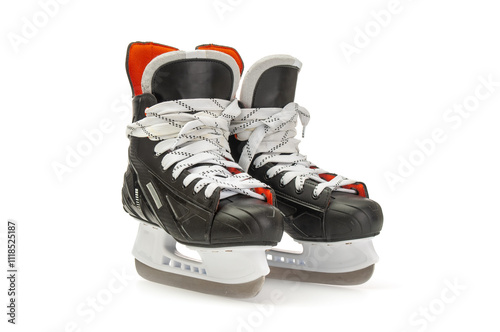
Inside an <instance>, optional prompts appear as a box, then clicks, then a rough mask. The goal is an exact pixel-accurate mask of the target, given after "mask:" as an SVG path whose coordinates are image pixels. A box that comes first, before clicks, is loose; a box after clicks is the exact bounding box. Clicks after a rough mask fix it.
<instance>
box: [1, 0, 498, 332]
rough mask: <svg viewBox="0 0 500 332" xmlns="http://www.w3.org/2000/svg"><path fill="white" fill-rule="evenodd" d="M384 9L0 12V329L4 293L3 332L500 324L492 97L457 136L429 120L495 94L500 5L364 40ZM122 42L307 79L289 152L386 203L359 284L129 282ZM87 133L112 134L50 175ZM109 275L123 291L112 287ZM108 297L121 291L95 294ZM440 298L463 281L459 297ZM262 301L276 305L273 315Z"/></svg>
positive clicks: (458, 127)
mask: <svg viewBox="0 0 500 332" xmlns="http://www.w3.org/2000/svg"><path fill="white" fill-rule="evenodd" d="M43 1H44V0H42V2H43ZM220 3H223V4H224V3H225V4H228V6H231V7H229V9H228V8H226V9H227V10H226V11H225V12H224V13H222V15H219V13H218V12H217V10H216V9H215V7H214V5H216V4H220ZM388 6H389V1H388V0H377V1H368V0H364V1H342V2H341V1H335V2H332V1H307V2H306V1H290V0H287V1H285V0H282V1H265V0H252V1H250V0H232V1H231V0H221V1H212V0H206V1H201V0H200V1H165V0H164V1H152V0H143V1H95V0H92V1H90V0H87V1H79V0H70V1H67V3H66V4H61V5H59V8H58V9H57V10H54V11H55V13H53V14H54V15H53V17H50V18H49V19H48V20H47V22H43V14H41V15H42V16H40V17H41V18H40V17H38V16H37V15H40V12H41V11H42V7H41V5H40V4H39V3H38V2H37V1H35V0H25V1H9V2H6V1H3V2H2V5H1V8H0V22H2V23H1V30H2V31H1V36H2V38H1V41H0V47H1V50H2V58H1V59H2V61H0V67H1V73H2V75H1V80H0V82H1V83H0V84H1V89H0V91H1V92H2V94H1V96H2V106H1V110H2V113H1V118H2V126H1V130H0V135H1V139H0V142H1V147H2V148H1V151H2V157H1V165H0V167H1V174H2V187H1V190H0V220H2V226H1V232H2V239H1V241H2V243H1V248H2V249H1V251H2V252H4V253H5V246H6V244H5V242H6V241H5V231H6V227H5V225H6V221H7V219H8V218H12V219H15V220H16V221H18V222H19V242H18V244H19V271H20V275H19V284H18V287H19V298H18V302H19V308H18V315H19V316H18V323H19V324H18V325H16V326H14V327H13V326H10V324H7V323H6V318H7V316H6V315H5V312H6V308H5V307H4V305H3V304H4V303H6V301H7V296H6V290H7V284H6V280H5V279H4V278H2V279H3V281H2V282H1V283H0V286H1V289H0V294H2V296H1V300H0V303H2V308H4V309H2V310H1V312H2V313H1V315H0V317H2V319H1V320H2V322H1V323H0V324H1V326H2V328H1V329H2V331H5V330H6V329H5V326H7V327H8V331H61V332H62V331H65V329H66V328H67V327H71V324H73V323H74V324H76V325H77V326H78V328H80V329H81V331H121V330H126V331H179V330H182V331H184V330H186V331H252V330H253V331H278V330H279V331H286V330H289V331H295V330H309V331H315V330H319V329H320V328H321V329H322V330H324V331H338V330H344V331H367V330H371V331H418V330H420V331H452V330H461V331H467V330H469V331H470V330H489V331H492V330H496V329H498V326H499V323H498V321H497V320H496V315H497V313H498V306H497V305H494V304H495V303H497V302H496V301H497V300H498V297H499V296H500V292H499V286H498V280H499V277H500V274H499V272H498V269H497V267H496V265H497V264H498V253H499V249H500V247H499V244H498V242H497V239H498V231H499V230H500V229H499V222H500V218H499V217H498V214H497V209H498V198H499V195H498V185H499V180H498V175H497V173H498V169H499V168H500V163H499V161H498V158H497V157H498V151H499V149H498V145H499V143H500V135H499V131H498V125H499V121H500V116H499V114H498V111H499V106H500V87H498V86H497V87H496V88H495V90H494V91H493V93H491V95H490V96H489V97H488V98H485V100H482V101H480V102H479V105H477V108H476V109H475V111H473V112H470V113H468V117H467V118H464V119H463V121H461V122H460V123H458V122H456V123H455V126H453V124H454V122H449V121H448V122H447V121H446V120H445V119H444V118H443V116H445V114H446V112H447V109H449V108H451V107H453V105H454V104H462V103H463V102H464V100H469V101H471V100H472V101H471V102H473V100H474V97H473V96H474V93H475V89H476V87H478V86H479V85H481V82H480V80H479V77H480V76H482V77H484V78H487V77H488V76H490V75H491V79H492V80H493V81H495V82H499V81H500V68H499V66H500V44H499V38H498V32H499V31H500V20H499V19H498V13H499V9H500V8H499V7H498V6H497V3H496V2H493V1H487V0H482V1H480V0H474V1H451V0H450V1H431V0H414V1H410V0H401V1H400V5H399V7H398V8H399V11H398V13H397V14H393V15H391V19H390V22H389V23H388V24H385V25H386V26H385V27H381V28H380V29H379V31H378V30H377V26H378V27H380V25H374V24H373V22H376V21H375V20H374V18H373V16H372V15H371V14H370V13H371V12H372V11H375V12H379V11H381V10H384V9H386V8H387V7H388ZM33 16H36V17H38V19H39V20H41V21H38V24H39V25H44V26H42V27H40V28H39V29H38V31H37V32H36V33H33V31H32V35H31V36H30V35H28V36H27V37H29V38H26V40H24V42H25V43H23V44H21V45H18V47H14V46H13V45H12V43H11V42H10V41H9V36H10V38H12V36H13V34H16V35H17V36H23V35H22V28H23V25H25V24H26V21H25V20H27V21H30V22H33ZM367 26H368V28H371V29H373V30H371V32H370V33H371V34H372V37H369V42H366V40H365V42H366V43H367V45H361V46H363V47H359V48H358V53H357V54H353V55H352V56H351V57H350V60H351V61H350V62H348V59H347V58H346V56H345V55H344V54H343V52H342V50H341V45H343V44H342V43H343V42H344V43H349V44H351V45H353V46H355V44H354V39H355V38H356V36H357V34H358V32H357V31H358V30H357V29H361V30H364V29H365V27H367ZM358 37H359V36H358ZM23 38H24V37H23ZM131 41H155V42H159V43H163V44H167V45H171V46H175V47H178V48H180V49H184V50H190V49H193V48H194V47H195V46H196V45H198V44H202V43H218V44H222V45H230V46H233V47H235V48H236V49H237V50H238V51H239V52H240V53H241V55H242V56H243V59H244V61H245V64H246V68H247V69H248V68H249V67H250V66H251V64H252V63H253V62H255V61H257V60H258V59H260V58H261V57H263V56H266V55H270V54H276V53H285V54H291V55H294V56H296V57H298V58H299V59H300V60H301V61H302V62H303V64H304V65H303V70H302V71H301V74H300V76H299V84H298V88H297V96H296V101H297V102H299V103H300V104H301V105H303V106H305V107H306V108H308V110H309V111H310V112H311V115H312V120H311V122H310V125H309V126H308V128H307V130H306V138H305V141H304V142H303V143H302V144H301V149H302V152H303V153H305V154H307V155H308V156H309V159H310V160H312V161H313V162H315V163H316V164H318V165H319V166H321V167H323V168H327V169H329V170H330V171H333V172H337V173H339V174H343V175H345V176H348V177H351V178H355V179H359V180H363V181H364V182H366V183H367V185H368V188H369V191H370V194H371V197H372V198H373V199H375V200H376V201H378V202H379V203H380V204H381V205H382V207H383V210H384V215H385V224H384V229H383V231H382V234H381V235H380V236H378V237H377V238H376V241H375V246H376V249H377V251H378V253H379V255H380V257H381V260H380V262H379V263H378V264H377V266H376V270H375V274H374V276H373V278H372V279H371V280H370V281H369V282H368V283H366V284H364V285H361V286H356V287H332V286H323V285H311V284H304V283H303V284H295V283H292V282H280V281H275V280H266V283H265V285H264V288H263V290H262V292H261V293H260V294H259V295H258V296H257V297H256V298H254V299H250V300H234V299H226V298H220V297H216V296H208V295H202V294H198V293H194V292H188V291H184V290H179V289H174V288H171V287H167V286H162V285H157V284H153V283H149V282H147V281H145V280H142V279H141V278H140V277H138V276H137V275H136V273H135V270H134V267H133V257H132V255H131V253H130V251H131V248H132V245H133V242H134V238H135V232H136V228H137V222H136V221H134V220H133V219H132V218H130V217H129V216H128V215H127V214H126V213H125V212H124V211H123V209H122V207H121V197H120V191H121V185H122V176H123V172H124V170H125V166H126V162H127V144H128V141H127V139H126V137H125V126H126V124H127V123H128V122H129V121H130V109H129V108H130V106H129V105H130V104H129V101H130V100H129V97H130V88H129V85H128V80H127V77H126V74H125V68H124V67H125V66H124V62H125V52H126V48H127V45H128V43H129V42H131ZM358 42H359V40H358ZM344 45H345V44H344ZM358 45H360V44H359V43H358ZM16 49H17V50H16ZM481 91H483V92H485V91H486V90H484V89H483V90H481ZM103 120H105V121H109V122H111V125H112V126H111V129H110V130H109V131H108V132H107V133H105V134H103V138H102V141H99V142H97V143H96V144H94V145H93V146H92V149H91V151H90V153H89V154H88V155H87V156H84V157H83V158H82V160H81V161H80V162H79V164H78V165H76V166H75V167H71V172H67V173H65V174H63V176H62V180H59V179H58V177H57V176H56V173H55V172H54V169H53V165H54V163H61V164H64V163H65V162H66V161H65V158H66V157H67V155H68V149H76V147H77V146H78V145H79V144H85V143H82V142H83V141H85V140H86V138H85V136H84V132H85V131H92V130H96V129H98V128H99V124H100V122H101V121H103ZM436 128H441V129H442V130H443V131H444V133H445V135H446V140H445V141H444V142H441V143H437V144H436V146H435V148H434V149H433V150H432V151H430V152H429V151H428V152H429V153H428V155H426V156H425V157H424V158H420V159H419V158H418V157H419V156H420V157H422V156H423V155H422V153H420V154H419V152H415V151H418V146H417V144H416V143H415V141H416V140H419V141H422V140H425V139H428V138H430V137H431V135H432V132H433V130H435V129H436ZM410 156H413V158H414V160H416V161H417V162H418V163H419V165H417V166H416V167H415V169H414V170H413V173H412V174H404V175H405V176H404V177H402V180H404V181H402V182H400V183H397V184H396V185H395V186H394V188H391V186H390V185H389V183H388V181H387V179H386V174H387V172H392V173H393V174H398V173H397V172H398V165H399V164H400V159H399V158H403V159H406V160H408V158H410ZM408 173H410V172H408ZM393 189H394V190H393ZM0 257H2V259H1V260H2V261H3V262H2V264H1V265H2V266H3V267H5V263H4V262H5V257H6V256H5V254H2V255H1V256H0ZM123 273H124V274H125V276H127V278H128V279H126V280H125V281H124V282H123V283H119V282H116V283H115V281H116V277H115V274H123ZM110 283H111V285H112V287H114V288H113V289H116V288H120V285H122V284H125V286H124V287H122V288H120V289H119V290H118V291H116V293H115V294H113V296H112V298H111V299H108V298H106V294H108V295H109V294H110V293H109V290H108V288H109V287H110V286H109V285H110ZM450 283H458V284H459V285H460V288H459V290H455V292H456V293H453V290H450V289H449V284H450ZM273 291H274V292H281V293H282V295H283V296H282V298H281V300H280V301H278V302H277V303H275V304H272V305H270V304H269V303H271V302H270V298H271V297H270V294H271V293H272V292H273ZM442 294H445V296H447V297H446V298H445V300H446V299H447V300H446V302H447V303H445V302H443V299H442ZM96 297H101V300H104V302H106V303H105V305H103V306H100V307H99V310H100V311H93V313H94V314H95V315H92V314H91V313H89V311H88V310H89V308H90V307H89V306H87V301H89V299H91V298H96ZM259 304H264V305H261V306H259ZM429 307H430V309H429ZM78 308H80V309H81V310H87V311H85V312H86V314H83V315H82V314H81V313H80V314H79V313H78V312H77V310H78ZM425 308H427V309H425ZM420 310H428V311H429V312H430V315H431V316H427V318H424V316H421V315H420V314H419V312H421V311H420ZM417 320H418V321H417ZM72 322H73V323H72Z"/></svg>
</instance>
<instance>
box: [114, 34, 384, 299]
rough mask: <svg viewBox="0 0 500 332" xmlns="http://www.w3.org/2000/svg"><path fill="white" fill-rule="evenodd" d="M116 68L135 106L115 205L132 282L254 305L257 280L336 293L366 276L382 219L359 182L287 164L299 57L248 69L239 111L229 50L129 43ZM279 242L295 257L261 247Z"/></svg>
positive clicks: (298, 113)
mask: <svg viewBox="0 0 500 332" xmlns="http://www.w3.org/2000/svg"><path fill="white" fill-rule="evenodd" d="M126 67H127V73H128V76H129V80H130V84H131V86H132V90H133V95H134V97H133V101H132V104H133V121H132V122H133V123H132V124H131V125H129V126H128V128H127V134H128V136H129V138H130V148H129V164H128V168H127V171H126V173H125V178H124V185H123V190H122V197H123V206H124V208H125V210H126V211H127V212H128V213H129V214H130V215H132V216H133V217H135V218H138V219H140V221H141V222H140V226H139V231H138V234H137V239H136V242H135V245H134V249H133V254H134V256H135V258H136V268H137V271H138V273H139V274H140V275H141V276H142V277H144V278H145V279H148V280H152V281H155V282H159V283H163V284H167V285H172V286H176V287H182V288H186V289H191V290H196V291H199V292H204V293H212V294H222V295H226V296H231V297H251V296H255V295H256V294H257V293H258V292H259V291H260V289H261V287H262V284H263V282H264V277H265V276H266V275H268V274H269V276H270V277H274V278H281V279H289V280H301V281H307V282H317V283H326V284H336V285H353V284H359V283H363V282H365V281H367V280H368V279H369V278H370V277H371V275H372V273H373V268H374V264H375V263H376V261H377V260H378V257H377V254H376V253H375V251H374V248H373V245H372V238H373V237H374V236H375V235H377V234H378V233H379V232H380V230H381V228H382V219H383V217H382V210H381V208H380V206H379V205H378V204H377V203H376V202H374V201H372V200H370V199H368V192H367V190H366V187H365V185H364V184H363V183H361V182H356V181H352V180H349V179H347V178H344V177H342V176H340V175H336V174H332V173H328V172H327V171H325V170H322V169H320V168H318V167H316V166H314V165H313V164H312V163H310V162H309V161H308V160H307V159H306V157H305V156H303V155H301V154H300V153H299V149H298V143H299V140H297V139H295V138H294V136H295V134H296V129H295V127H296V123H297V120H298V119H300V121H301V122H302V125H303V126H305V125H307V122H308V121H309V113H308V111H307V110H306V109H305V108H303V107H301V106H299V105H298V104H296V103H294V95H295V86H296V82H297V76H298V72H299V70H300V67H301V63H300V62H299V61H298V60H297V59H295V58H293V57H291V56H284V55H276V56H270V57H266V58H264V59H262V60H260V61H258V62H257V63H256V64H255V65H254V66H252V68H250V70H248V72H247V73H246V76H245V79H244V81H243V84H242V88H241V93H240V100H239V101H238V100H237V99H235V96H236V91H237V90H238V87H239V81H240V77H241V74H242V72H243V62H242V60H241V58H240V56H239V54H238V52H237V51H236V50H234V49H233V48H230V47H224V46H217V45H212V44H210V45H202V46H198V47H197V48H196V51H190V52H184V51H179V50H177V49H176V48H173V47H169V46H165V45H160V44H156V43H149V42H148V43H141V42H136V43H132V44H130V45H129V48H128V52H127V60H126ZM235 161H237V162H235ZM283 230H285V231H286V232H287V233H288V234H289V235H290V236H291V237H292V238H293V239H294V240H295V241H297V242H299V243H300V244H302V246H303V251H302V252H283V251H278V250H273V249H271V248H272V247H273V246H276V245H277V244H278V242H279V241H280V240H281V237H282V234H283ZM177 242H179V243H182V244H184V245H186V246H187V247H188V248H190V249H192V250H195V251H196V252H197V253H198V254H199V257H197V259H193V258H190V257H187V256H185V255H183V254H181V253H179V252H178V250H177V249H176V244H177ZM269 267H270V268H271V269H269Z"/></svg>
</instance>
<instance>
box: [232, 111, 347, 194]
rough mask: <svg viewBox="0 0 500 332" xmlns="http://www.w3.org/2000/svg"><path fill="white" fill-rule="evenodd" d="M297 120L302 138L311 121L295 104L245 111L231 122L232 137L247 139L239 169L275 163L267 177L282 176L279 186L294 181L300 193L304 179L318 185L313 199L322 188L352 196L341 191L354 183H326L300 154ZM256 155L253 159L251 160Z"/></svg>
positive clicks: (336, 179)
mask: <svg viewBox="0 0 500 332" xmlns="http://www.w3.org/2000/svg"><path fill="white" fill-rule="evenodd" d="M297 118H299V119H300V121H301V123H302V126H303V130H302V136H304V132H305V128H306V126H307V124H308V123H309V120H310V115H309V112H308V111H307V109H305V108H304V107H302V106H299V105H298V104H297V103H289V104H287V105H286V106H285V107H284V108H248V109H242V111H241V114H240V115H239V116H237V117H236V118H235V119H234V120H233V121H232V123H231V127H230V129H231V134H233V135H234V134H237V135H238V139H239V140H247V144H246V145H245V146H244V148H243V151H242V154H241V157H240V160H239V161H238V162H239V164H240V165H241V167H242V168H243V169H244V170H245V171H247V170H248V168H249V167H250V165H251V164H252V163H253V165H254V167H255V168H259V167H262V166H263V165H265V164H267V163H274V164H275V166H273V167H271V168H270V169H269V170H268V172H267V174H266V176H268V177H270V178H272V177H274V176H276V175H278V174H280V173H284V174H283V176H282V178H281V180H280V185H282V186H285V185H287V184H288V183H290V182H291V181H292V180H294V179H295V189H296V191H297V192H301V191H302V190H303V188H304V183H305V181H306V180H307V179H311V180H314V181H316V182H318V184H317V185H316V187H315V188H314V192H313V196H315V197H318V196H319V195H320V194H321V193H322V192H323V190H324V189H325V188H331V189H332V190H336V191H345V192H349V193H355V190H352V189H346V188H342V187H343V186H346V185H349V184H354V183H356V181H354V180H350V179H347V178H345V177H342V176H335V177H334V178H333V179H332V180H330V181H326V180H324V179H323V178H321V177H320V174H323V173H327V172H326V171H325V170H323V169H320V168H318V167H316V166H315V165H313V164H312V163H311V162H309V161H308V160H307V157H306V156H304V155H301V154H300V153H299V148H298V144H299V143H300V140H298V139H295V138H294V137H295V135H296V134H297V131H296V129H295V127H296V125H297ZM256 155H258V156H257V157H256V158H255V159H254V157H255V156H256Z"/></svg>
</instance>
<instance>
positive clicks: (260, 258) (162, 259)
mask: <svg viewBox="0 0 500 332" xmlns="http://www.w3.org/2000/svg"><path fill="white" fill-rule="evenodd" d="M176 244H177V241H176V240H175V239H174V238H173V237H172V236H170V235H169V234H168V233H167V232H165V231H164V230H163V229H161V228H159V227H155V226H153V225H150V224H147V223H142V222H141V223H140V225H139V230H138V232H137V238H136V241H135V245H134V249H133V251H132V254H133V255H134V257H135V258H136V269H137V272H138V273H139V275H141V276H142V277H143V278H144V279H147V280H150V281H154V282H157V283H161V284H165V285H169V286H174V287H180V288H185V289H189V290H194V291H198V292H202V293H207V294H217V295H225V296H229V297H237V298H245V297H253V296H255V295H257V293H258V292H259V291H260V289H261V288H262V284H263V283H264V276H265V275H267V274H268V273H269V267H268V265H267V261H266V254H265V250H266V249H269V247H264V246H246V247H244V246H241V247H223V248H204V247H193V246H188V248H189V249H191V250H195V251H196V252H198V254H199V256H200V258H201V260H198V259H195V258H190V257H187V256H185V255H183V254H181V253H179V252H178V251H177V249H176Z"/></svg>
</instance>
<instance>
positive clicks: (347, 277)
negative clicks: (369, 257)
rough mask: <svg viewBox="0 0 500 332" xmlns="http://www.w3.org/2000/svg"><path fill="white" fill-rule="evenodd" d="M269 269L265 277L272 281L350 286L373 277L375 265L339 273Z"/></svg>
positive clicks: (271, 267) (280, 268)
mask: <svg viewBox="0 0 500 332" xmlns="http://www.w3.org/2000/svg"><path fill="white" fill-rule="evenodd" d="M269 268H270V270H271V272H270V273H269V274H268V275H267V277H268V278H272V279H281V280H290V281H303V282H312V283H317V284H327V285H340V286H351V285H359V284H362V283H365V282H367V281H368V280H369V279H370V278H371V276H372V275H373V270H374V269H375V264H372V265H370V266H368V267H365V268H364V269H360V270H357V271H352V272H341V273H326V272H313V271H305V270H295V269H287V268H282V267H274V266H270V267H269Z"/></svg>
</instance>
